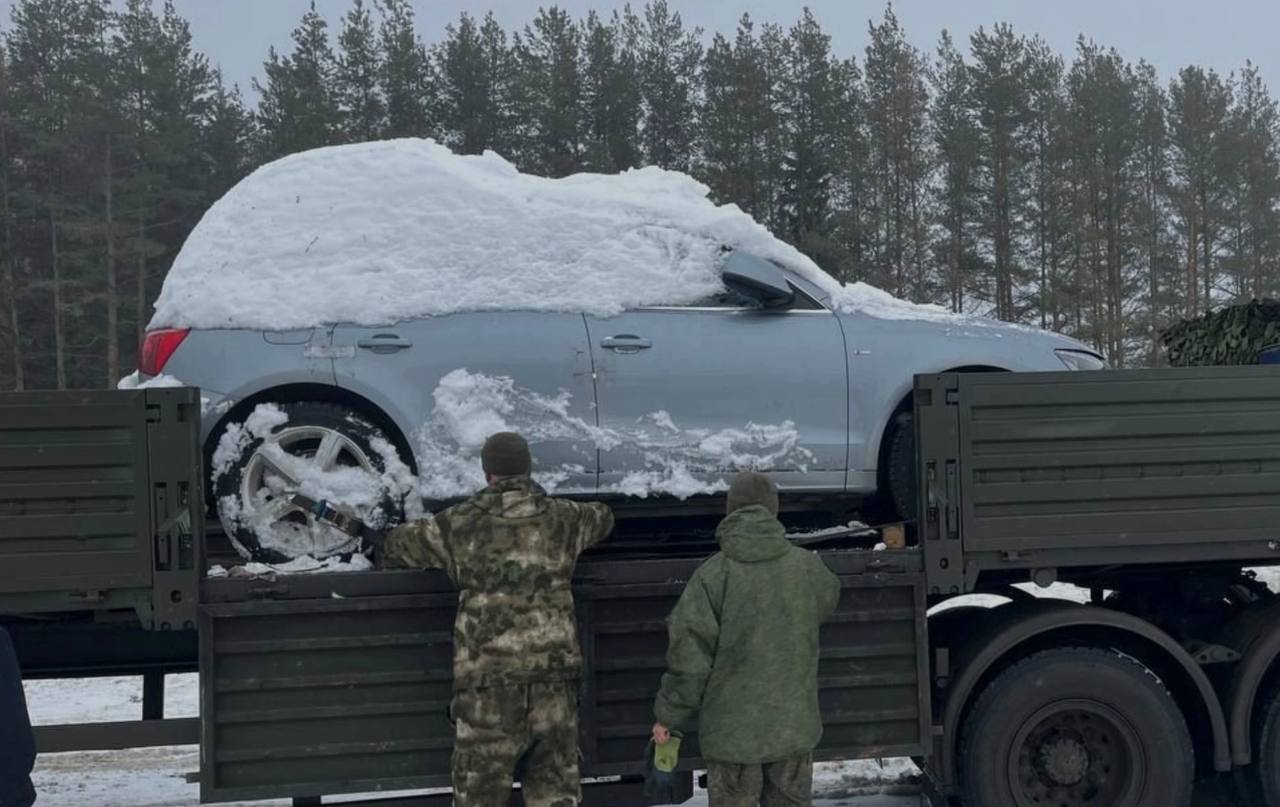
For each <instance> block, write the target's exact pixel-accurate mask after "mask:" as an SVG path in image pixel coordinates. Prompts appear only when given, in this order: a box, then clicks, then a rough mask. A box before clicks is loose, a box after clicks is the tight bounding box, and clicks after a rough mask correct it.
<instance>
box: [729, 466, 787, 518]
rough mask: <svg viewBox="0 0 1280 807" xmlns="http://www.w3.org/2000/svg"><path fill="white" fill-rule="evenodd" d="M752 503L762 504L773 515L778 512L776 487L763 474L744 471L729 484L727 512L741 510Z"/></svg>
mask: <svg viewBox="0 0 1280 807" xmlns="http://www.w3.org/2000/svg"><path fill="white" fill-rule="evenodd" d="M753 504H762V505H764V506H765V507H767V508H768V509H769V512H770V513H773V514H774V515H775V516H776V515H777V514H778V487H777V486H776V485H774V484H773V481H772V480H771V479H769V477H767V476H765V475H764V474H759V473H756V472H755V471H744V472H742V473H740V474H738V476H737V477H736V478H735V479H734V480H733V484H732V485H730V486H729V501H728V507H727V512H730V513H732V512H733V511H735V510H741V509H742V508H744V507H750V506H751V505H753Z"/></svg>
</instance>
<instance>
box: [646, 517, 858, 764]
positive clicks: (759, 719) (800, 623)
mask: <svg viewBox="0 0 1280 807" xmlns="http://www.w3.org/2000/svg"><path fill="white" fill-rule="evenodd" d="M716 538H717V539H718V540H719V542H720V550H721V551H720V552H717V553H716V554H715V555H713V556H712V557H711V558H710V559H708V560H707V562H706V563H704V564H702V566H700V567H699V568H698V570H697V571H696V572H695V573H694V575H693V577H692V578H690V580H689V583H688V585H687V586H686V587H685V590H684V593H683V594H682V595H681V596H680V601H679V602H678V603H677V604H676V607H675V610H674V611H672V613H671V617H670V619H669V627H668V632H669V644H668V648H667V672H666V674H665V675H663V676H662V689H661V691H660V692H659V693H658V698H657V702H656V703H655V704H654V713H655V716H656V717H657V720H658V722H659V723H661V724H663V725H664V726H667V727H669V728H676V729H684V730H695V729H696V730H697V732H698V738H699V741H700V744H701V747H702V755H703V757H704V758H705V759H708V760H711V761H714V762H728V763H736V764H743V765H745V764H755V763H763V762H776V761H778V760H782V759H786V758H788V757H793V756H797V755H800V754H807V753H809V752H810V751H812V750H813V749H814V748H815V747H816V746H817V744H818V741H819V740H820V739H821V738H822V717H821V715H820V714H819V712H818V626H819V624H820V623H821V622H822V621H823V620H824V619H826V618H827V617H828V616H830V615H831V612H832V611H834V610H835V607H836V601H837V600H838V599H839V596H840V580H839V578H837V577H836V576H835V575H834V574H832V572H831V570H830V569H828V568H827V567H826V564H824V563H823V562H822V559H821V558H819V557H818V556H817V555H815V554H814V553H812V552H809V551H807V550H804V549H801V548H799V547H796V546H792V545H791V544H790V543H789V542H788V541H787V539H786V534H785V530H784V529H783V526H782V524H780V523H779V522H778V520H777V519H776V518H774V516H773V514H772V513H770V512H769V510H768V509H767V508H765V507H764V506H762V505H752V506H750V507H744V508H742V509H740V510H737V511H735V512H733V513H731V514H730V515H729V516H728V517H727V518H725V520H724V521H722V522H721V523H720V527H719V529H718V530H717V531H716Z"/></svg>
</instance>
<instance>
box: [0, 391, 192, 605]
mask: <svg viewBox="0 0 1280 807" xmlns="http://www.w3.org/2000/svg"><path fill="white" fill-rule="evenodd" d="M199 417H200V411H199V391H198V390H194V389H163V390H161V389H157V390H129V391H120V390H112V391H90V392H22V393H5V394H0V614H13V613H29V612H33V611H38V612H55V611H83V610H95V609H111V608H137V609H139V610H140V612H145V614H147V615H149V614H150V613H152V599H153V597H152V594H153V592H152V587H153V585H154V584H155V583H156V582H157V578H156V575H157V573H158V572H162V573H176V574H177V576H176V577H173V578H172V579H167V580H164V581H163V582H164V583H165V584H166V586H167V588H166V590H165V592H164V596H165V598H166V600H167V605H165V606H164V607H163V608H164V609H166V610H167V611H168V614H167V617H168V619H169V620H176V622H177V624H175V627H180V626H181V625H182V623H191V622H194V618H195V611H194V604H195V600H196V597H195V593H196V592H195V583H196V579H195V556H196V547H195V543H196V542H197V541H198V540H199V531H200V529H201V528H202V527H203V524H202V523H200V519H198V518H197V519H192V518H190V516H191V515H193V514H195V513H198V512H199V500H200V478H201V475H200V472H199V456H200V454H199V448H198V430H199ZM180 511H186V512H187V515H188V517H187V518H185V519H180V520H179V519H176V518H175V517H176V516H177V514H178V513H179V512H180ZM179 522H181V523H179ZM160 527H164V530H163V531H161V530H160V529H159V528H160ZM161 532H163V534H158V533H161ZM157 541H159V542H160V543H157ZM170 541H171V542H172V543H170ZM175 598H176V601H175Z"/></svg>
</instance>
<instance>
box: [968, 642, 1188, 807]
mask: <svg viewBox="0 0 1280 807" xmlns="http://www.w3.org/2000/svg"><path fill="white" fill-rule="evenodd" d="M959 770H960V780H961V782H960V784H961V792H962V793H963V801H962V803H963V804H964V805H966V807H1048V805H1052V807H1076V806H1077V805H1086V804H1087V805H1090V806H1091V807H1187V805H1189V804H1190V803H1191V795H1192V785H1193V781H1194V771H1195V760H1194V757H1193V756H1192V747H1191V735H1190V732H1188V731H1187V724H1186V721H1185V720H1184V719H1183V716H1182V713H1181V712H1180V711H1179V709H1178V705H1177V703H1176V702H1175V701H1174V700H1173V697H1172V696H1171V695H1170V694H1169V691H1168V690H1167V689H1166V688H1165V687H1164V684H1163V683H1161V681H1160V680H1159V679H1158V678H1157V677H1156V676H1155V674H1154V673H1152V672H1151V671H1150V670H1148V669H1147V668H1146V667H1144V666H1142V665H1141V664H1139V663H1138V662H1137V661H1134V660H1133V659H1131V658H1128V657H1127V656H1123V655H1121V654H1119V653H1117V652H1114V651H1110V650H1101V649H1097V648H1088V647H1066V648H1058V649H1054V650H1046V651H1044V652H1041V653H1037V654H1035V655H1033V656H1030V657H1028V658H1027V659H1025V660H1023V661H1021V662H1019V663H1017V664H1015V665H1014V666H1012V667H1010V668H1009V669H1007V670H1005V671H1004V672H1003V673H1001V674H1000V675H999V676H998V677H997V678H996V679H995V680H994V681H992V682H991V683H990V684H989V685H988V686H987V688H986V689H985V690H984V691H983V693H982V695H981V697H979V698H978V701H977V702H976V703H975V704H974V706H973V708H972V709H971V710H970V712H969V716H968V717H967V718H966V720H965V723H964V728H963V731H962V734H961V744H960V759H959Z"/></svg>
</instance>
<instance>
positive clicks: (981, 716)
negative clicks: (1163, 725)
mask: <svg viewBox="0 0 1280 807" xmlns="http://www.w3.org/2000/svg"><path fill="white" fill-rule="evenodd" d="M1067 658H1074V659H1075V660H1078V661H1092V662H1094V663H1099V664H1105V665H1107V666H1111V667H1113V668H1116V669H1124V670H1126V671H1128V672H1131V673H1137V675H1135V676H1134V680H1135V682H1145V685H1146V686H1147V688H1148V689H1149V691H1150V692H1151V693H1152V694H1154V695H1155V696H1156V697H1157V699H1158V700H1159V701H1161V702H1162V703H1163V705H1164V707H1165V708H1166V709H1167V710H1168V712H1169V714H1170V715H1171V716H1172V717H1174V718H1175V720H1176V722H1177V723H1178V725H1179V726H1181V729H1182V730H1181V731H1180V732H1177V735H1178V736H1177V738H1176V739H1177V743H1178V745H1179V753H1180V756H1181V757H1182V763H1183V764H1179V765H1177V766H1175V768H1176V769H1180V770H1182V771H1187V772H1190V771H1194V768H1195V755H1194V750H1193V747H1192V744H1191V732H1190V731H1189V730H1188V729H1187V725H1186V720H1185V718H1184V717H1183V715H1182V710H1181V709H1180V708H1179V707H1178V704H1177V701H1176V700H1174V697H1173V694H1172V693H1171V692H1169V689H1168V688H1167V687H1166V686H1165V685H1164V683H1163V682H1162V681H1161V680H1160V678H1159V677H1158V676H1157V675H1156V674H1155V673H1154V672H1152V671H1151V670H1150V669H1148V668H1147V667H1146V666H1145V665H1143V664H1141V663H1140V662H1138V661H1137V660H1136V659H1133V658H1131V657H1129V656H1126V655H1123V654H1121V653H1118V652H1115V651H1113V650H1105V649H1102V648H1097V647H1059V648H1053V649H1051V650H1043V651H1040V652H1038V653H1034V654H1032V655H1030V656H1027V657H1026V658H1024V659H1022V660H1021V661H1018V662H1017V663H1015V664H1013V665H1012V666H1010V667H1009V668H1008V669H1006V670H1004V671H1003V672H1001V673H1000V674H999V675H998V676H996V678H995V679H994V680H992V681H991V682H990V683H989V684H988V685H987V686H986V688H985V689H984V690H983V691H982V694H981V695H979V697H978V699H977V701H975V702H974V704H973V706H972V707H971V708H970V709H969V712H968V716H967V717H966V718H965V720H964V722H963V728H962V729H961V734H960V745H959V753H958V757H957V768H958V770H959V772H960V779H961V781H960V787H961V792H962V794H963V795H962V796H961V801H960V803H961V804H962V805H964V807H1007V805H994V804H992V805H988V804H982V803H981V802H980V801H978V800H977V799H976V798H975V795H974V792H973V783H972V782H971V781H969V778H970V777H968V776H967V775H966V773H967V771H966V770H965V767H966V765H965V760H967V759H969V757H970V755H971V754H972V753H973V752H974V749H975V745H976V738H977V737H978V736H980V735H981V734H982V733H983V732H981V731H980V730H979V729H980V728H982V727H983V726H984V725H985V723H986V722H987V721H990V720H999V719H1001V715H1000V713H999V710H997V709H995V708H993V706H994V704H995V703H996V702H997V701H999V700H1000V699H1001V698H1002V697H1004V696H1005V695H1006V693H1007V692H1008V691H1009V690H1010V689H1012V688H1013V687H1014V686H1015V685H1016V684H1017V683H1019V682H1020V681H1021V680H1022V679H1023V677H1024V676H1027V675H1031V674H1034V672H1035V670H1037V669H1038V668H1040V667H1044V666H1048V665H1052V664H1060V663H1062V662H1063V661H1064V659H1067ZM1166 773H1169V772H1167V771H1166ZM1193 780H1194V776H1190V775H1188V776H1187V777H1186V783H1185V786H1184V787H1183V788H1182V790H1183V791H1185V798H1182V799H1179V800H1176V801H1174V802H1173V803H1170V804H1169V805H1168V807H1186V805H1190V803H1191V797H1192V787H1193V784H1194V782H1193Z"/></svg>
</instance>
